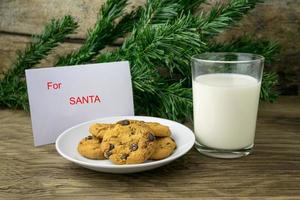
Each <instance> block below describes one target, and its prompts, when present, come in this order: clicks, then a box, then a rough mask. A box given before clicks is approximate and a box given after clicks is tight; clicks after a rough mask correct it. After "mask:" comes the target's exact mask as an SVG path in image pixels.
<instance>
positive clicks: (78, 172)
mask: <svg viewBox="0 0 300 200" xmlns="http://www.w3.org/2000/svg"><path fill="white" fill-rule="evenodd" d="M0 134H1V135H0V136H1V140H0V158H1V160H0V199H31V198H35V199H54V198H56V199H100V200H102V199H300V97H281V98H280V99H279V101H278V102H277V103H275V104H266V103H262V104H261V105H260V109H259V117H258V123H257V132H256V139H255V149H254V151H253V154H252V155H250V156H247V157H244V158H241V159H232V160H224V159H214V158H209V157H205V156H203V155H200V154H199V153H197V152H196V150H195V149H192V150H191V151H190V152H189V153H188V154H186V155H185V156H183V157H182V158H180V159H178V160H176V161H174V162H173V163H171V164H169V165H167V166H164V167H161V168H158V169H156V170H152V171H148V172H143V173H137V174H126V175H117V174H104V173H98V172H94V171H90V170H87V169H84V168H82V167H79V166H77V165H75V164H73V163H71V162H69V161H67V160H65V159H64V158H62V157H60V156H59V155H58V153H57V152H56V150H55V147H54V145H53V144H51V145H46V146H42V147H38V148H35V147H33V139H32V130H31V122H30V117H29V115H28V114H27V113H25V112H23V111H12V110H1V111H0Z"/></svg>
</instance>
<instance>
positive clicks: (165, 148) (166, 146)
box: [150, 137, 176, 160]
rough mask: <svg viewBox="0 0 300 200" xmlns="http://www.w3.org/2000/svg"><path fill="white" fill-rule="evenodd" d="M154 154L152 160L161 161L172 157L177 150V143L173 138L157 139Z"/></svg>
mask: <svg viewBox="0 0 300 200" xmlns="http://www.w3.org/2000/svg"><path fill="white" fill-rule="evenodd" d="M155 143H156V147H155V150H154V153H153V154H152V155H151V157H150V159H152V160H161V159H164V158H166V157H168V156H170V155H171V154H172V153H173V151H174V150H175V149H176V143H175V141H174V140H173V139H172V138H171V137H162V138H157V139H156V141H155Z"/></svg>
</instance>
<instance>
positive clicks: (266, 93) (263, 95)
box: [260, 72, 278, 102]
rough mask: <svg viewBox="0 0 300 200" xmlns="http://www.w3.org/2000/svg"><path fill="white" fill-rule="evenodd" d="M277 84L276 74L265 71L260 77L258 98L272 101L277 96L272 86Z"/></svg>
mask: <svg viewBox="0 0 300 200" xmlns="http://www.w3.org/2000/svg"><path fill="white" fill-rule="evenodd" d="M277 84H278V75H277V74H276V73H274V72H265V73H264V74H263V78H262V84H261V91H260V99H261V100H263V101H269V102H274V101H276V99H277V97H278V92H277V91H276V90H274V87H275V86H276V85H277Z"/></svg>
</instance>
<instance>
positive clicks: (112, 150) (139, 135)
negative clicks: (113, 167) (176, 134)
mask: <svg viewBox="0 0 300 200" xmlns="http://www.w3.org/2000/svg"><path fill="white" fill-rule="evenodd" d="M155 140H156V138H155V136H154V134H153V133H152V132H151V129H149V128H148V127H146V126H140V125H139V124H137V123H130V122H129V121H128V120H126V121H125V120H123V121H121V122H118V123H117V124H116V125H115V127H113V128H112V129H110V130H109V131H107V132H106V133H105V135H104V137H103V141H102V143H101V150H102V151H103V152H104V156H105V157H106V158H108V159H109V160H111V161H112V162H113V163H115V164H137V163H143V162H145V161H146V160H147V159H149V157H150V156H151V155H152V154H153V152H154V150H155Z"/></svg>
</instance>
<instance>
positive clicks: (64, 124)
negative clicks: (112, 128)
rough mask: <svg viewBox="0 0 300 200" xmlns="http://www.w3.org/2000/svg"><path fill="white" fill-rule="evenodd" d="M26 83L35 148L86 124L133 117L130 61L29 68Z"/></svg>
mask: <svg viewBox="0 0 300 200" xmlns="http://www.w3.org/2000/svg"><path fill="white" fill-rule="evenodd" d="M26 81H27V90H28V97H29V105H30V114H31V121H32V129H33V136H34V144H35V146H38V145H44V144H49V143H53V142H55V140H56V138H57V137H58V136H59V134H60V133H62V132H63V131H64V130H66V129H67V128H69V127H71V126H74V125H76V124H78V123H81V122H84V121H88V120H92V119H96V118H101V117H108V116H122V115H134V106H133V95H132V84H131V75H130V68H129V62H127V61H123V62H112V63H101V64H87V65H77V66H67V67H51V68H39V69H28V70H26Z"/></svg>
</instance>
